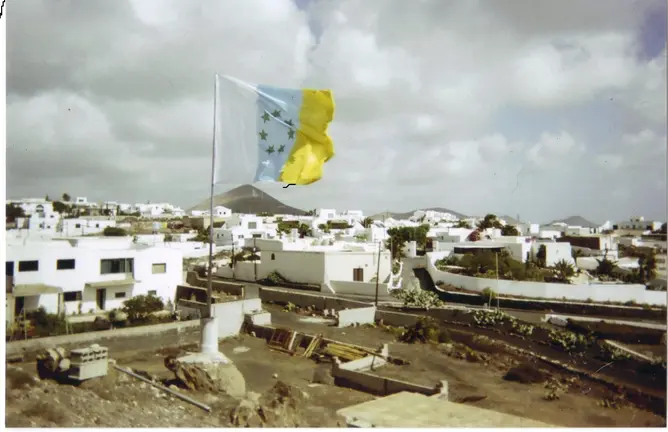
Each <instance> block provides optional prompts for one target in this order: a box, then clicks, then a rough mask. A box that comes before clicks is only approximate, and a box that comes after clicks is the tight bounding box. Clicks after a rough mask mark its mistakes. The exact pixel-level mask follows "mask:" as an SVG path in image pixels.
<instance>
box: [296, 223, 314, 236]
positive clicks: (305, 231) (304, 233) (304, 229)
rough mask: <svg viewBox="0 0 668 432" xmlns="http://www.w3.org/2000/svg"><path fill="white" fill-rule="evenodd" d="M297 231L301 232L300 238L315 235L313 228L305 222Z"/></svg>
mask: <svg viewBox="0 0 668 432" xmlns="http://www.w3.org/2000/svg"><path fill="white" fill-rule="evenodd" d="M297 232H298V233H299V238H304V237H313V230H311V227H310V226H308V225H306V224H305V223H303V224H299V226H298V227H297Z"/></svg>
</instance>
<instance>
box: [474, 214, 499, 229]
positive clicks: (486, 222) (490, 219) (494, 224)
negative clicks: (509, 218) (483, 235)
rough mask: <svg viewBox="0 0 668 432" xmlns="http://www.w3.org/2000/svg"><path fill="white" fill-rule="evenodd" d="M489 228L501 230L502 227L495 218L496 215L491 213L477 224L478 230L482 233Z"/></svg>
mask: <svg viewBox="0 0 668 432" xmlns="http://www.w3.org/2000/svg"><path fill="white" fill-rule="evenodd" d="M489 228H498V229H501V228H503V225H502V224H501V222H500V221H499V219H498V218H497V217H496V215H494V214H491V213H490V214H487V215H485V217H484V218H483V219H482V220H481V221H480V222H478V230H480V231H484V230H486V229H489Z"/></svg>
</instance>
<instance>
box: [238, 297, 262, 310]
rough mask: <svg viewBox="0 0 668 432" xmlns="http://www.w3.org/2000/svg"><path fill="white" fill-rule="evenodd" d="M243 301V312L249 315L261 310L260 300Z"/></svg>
mask: <svg viewBox="0 0 668 432" xmlns="http://www.w3.org/2000/svg"><path fill="white" fill-rule="evenodd" d="M242 301H243V312H244V313H251V312H255V311H260V310H262V300H260V298H259V297H258V298H254V299H245V300H242Z"/></svg>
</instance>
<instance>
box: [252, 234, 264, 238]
mask: <svg viewBox="0 0 668 432" xmlns="http://www.w3.org/2000/svg"><path fill="white" fill-rule="evenodd" d="M253 238H262V234H253Z"/></svg>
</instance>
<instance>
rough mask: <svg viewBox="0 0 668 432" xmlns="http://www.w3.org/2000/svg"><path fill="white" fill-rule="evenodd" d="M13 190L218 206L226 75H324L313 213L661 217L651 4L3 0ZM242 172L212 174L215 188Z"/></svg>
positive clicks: (291, 83)
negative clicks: (219, 112) (219, 117)
mask: <svg viewBox="0 0 668 432" xmlns="http://www.w3.org/2000/svg"><path fill="white" fill-rule="evenodd" d="M6 9H7V11H6V18H7V20H8V21H7V159H6V160H7V197H8V198H20V197H43V196H45V195H46V194H49V195H50V196H51V197H52V198H54V197H58V196H60V195H61V194H62V193H68V194H69V195H71V196H85V197H88V199H89V200H96V201H111V200H113V201H120V202H129V203H141V202H147V201H151V202H170V203H173V204H177V205H180V206H182V207H184V208H189V207H191V206H193V205H195V204H197V203H199V202H201V201H203V200H205V199H207V198H208V194H209V185H210V175H211V174H210V170H211V143H212V128H213V83H214V74H215V73H220V74H227V75H231V76H235V77H237V78H239V79H242V80H244V81H248V82H252V83H258V84H266V85H275V86H281V87H294V88H302V87H308V88H327V89H332V90H333V92H334V97H335V101H336V112H335V120H334V122H333V123H332V124H331V126H330V129H329V131H330V135H331V136H332V139H333V140H334V145H335V151H336V156H335V157H334V158H333V159H332V160H331V161H329V162H328V163H327V164H326V165H325V170H324V176H323V178H322V180H320V181H319V182H317V183H314V184H312V185H309V186H302V187H294V186H293V187H290V188H288V189H283V188H282V185H277V184H268V185H262V184H261V185H259V187H260V188H261V189H262V190H264V191H266V192H267V193H269V194H271V195H272V196H274V197H275V198H277V199H279V200H281V201H283V202H284V203H285V204H288V205H292V206H295V207H299V208H303V209H311V208H321V207H323V208H336V209H339V210H346V209H361V210H364V211H365V213H367V214H371V213H377V212H381V211H408V210H413V209H416V208H425V207H445V208H449V209H452V210H455V211H458V212H461V213H464V214H469V215H483V214H486V213H496V214H499V215H503V214H507V215H511V216H513V217H515V216H516V215H520V217H521V219H522V220H528V221H532V222H547V221H549V220H553V219H557V218H563V217H567V216H571V215H582V216H584V217H586V218H588V219H590V220H593V221H595V222H599V223H602V222H604V221H606V220H610V221H613V222H614V221H621V220H627V219H628V218H629V217H631V216H636V215H638V216H645V217H646V218H648V219H659V220H665V218H666V121H667V119H666V57H665V56H666V3H665V1H661V0H656V1H655V0H636V1H631V0H588V1H582V0H577V1H576V0H562V1H558V2H555V1H554V0H549V1H546V0H452V1H447V2H445V1H443V0H413V1H410V2H409V1H405V0H338V1H334V0H244V1H243V2H241V1H232V0H189V1H182V0H114V1H109V0H68V1H65V0H62V1H57V2H56V1H53V0H24V1H14V2H8V5H7V6H6ZM235 186H237V185H217V186H216V193H223V192H225V191H226V190H229V189H232V188H233V187H235Z"/></svg>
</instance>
